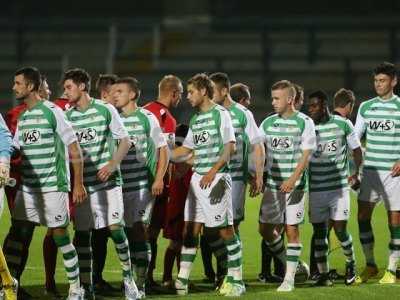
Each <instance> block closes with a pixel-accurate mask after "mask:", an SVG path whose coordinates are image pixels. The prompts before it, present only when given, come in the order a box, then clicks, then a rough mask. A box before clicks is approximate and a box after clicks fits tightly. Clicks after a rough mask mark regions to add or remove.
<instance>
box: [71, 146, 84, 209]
mask: <svg viewBox="0 0 400 300" xmlns="http://www.w3.org/2000/svg"><path fill="white" fill-rule="evenodd" d="M68 152H69V157H70V160H71V164H72V172H73V178H74V183H73V185H72V186H73V190H72V191H73V192H72V195H73V196H72V199H73V202H74V203H82V202H83V201H84V200H85V199H86V197H87V193H86V189H85V186H84V185H83V156H82V151H81V147H80V146H79V143H78V142H77V141H75V142H73V143H71V144H69V145H68Z"/></svg>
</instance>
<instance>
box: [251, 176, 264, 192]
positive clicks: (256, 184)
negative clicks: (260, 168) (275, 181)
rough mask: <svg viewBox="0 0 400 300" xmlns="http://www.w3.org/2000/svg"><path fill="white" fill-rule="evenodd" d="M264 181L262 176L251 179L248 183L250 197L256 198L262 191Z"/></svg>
mask: <svg viewBox="0 0 400 300" xmlns="http://www.w3.org/2000/svg"><path fill="white" fill-rule="evenodd" d="M263 186H264V180H263V177H262V176H255V177H252V179H251V181H250V197H256V196H257V195H258V194H260V193H261V192H262V190H263Z"/></svg>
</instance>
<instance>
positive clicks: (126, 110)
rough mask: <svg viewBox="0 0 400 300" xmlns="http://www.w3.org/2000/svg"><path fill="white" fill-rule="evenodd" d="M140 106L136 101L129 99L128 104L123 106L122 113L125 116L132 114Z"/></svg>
mask: <svg viewBox="0 0 400 300" xmlns="http://www.w3.org/2000/svg"><path fill="white" fill-rule="evenodd" d="M137 108H138V106H137V103H136V101H129V103H128V104H127V105H125V106H124V107H122V108H121V110H122V114H123V115H124V116H129V115H130V114H132V113H134V112H135V111H136V110H137Z"/></svg>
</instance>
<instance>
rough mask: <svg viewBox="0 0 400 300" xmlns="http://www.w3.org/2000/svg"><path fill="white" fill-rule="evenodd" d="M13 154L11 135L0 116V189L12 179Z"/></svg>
mask: <svg viewBox="0 0 400 300" xmlns="http://www.w3.org/2000/svg"><path fill="white" fill-rule="evenodd" d="M11 153H12V138H11V133H10V131H9V130H8V128H7V125H6V123H5V122H4V120H3V117H2V116H1V115H0V187H3V186H5V185H6V184H7V183H8V180H9V178H10V156H11Z"/></svg>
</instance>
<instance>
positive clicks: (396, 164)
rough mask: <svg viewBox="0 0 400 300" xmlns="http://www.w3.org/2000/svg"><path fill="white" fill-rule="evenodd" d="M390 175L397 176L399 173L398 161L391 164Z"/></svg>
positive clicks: (399, 162) (399, 163)
mask: <svg viewBox="0 0 400 300" xmlns="http://www.w3.org/2000/svg"><path fill="white" fill-rule="evenodd" d="M391 175H392V177H397V176H399V175H400V161H398V162H396V163H395V164H394V165H393V167H392V172H391Z"/></svg>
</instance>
